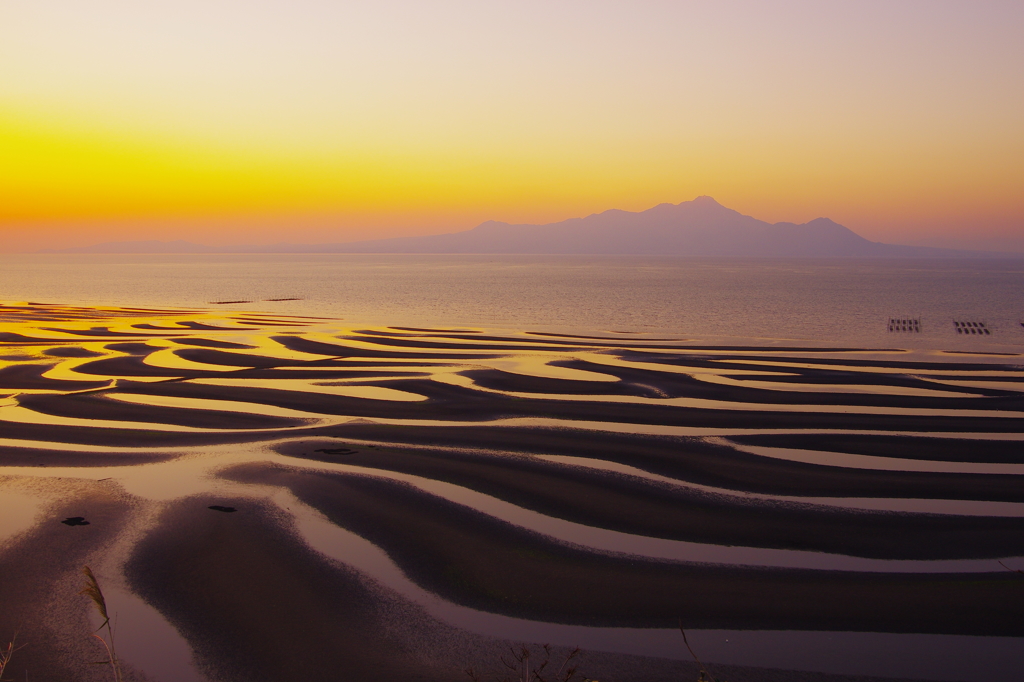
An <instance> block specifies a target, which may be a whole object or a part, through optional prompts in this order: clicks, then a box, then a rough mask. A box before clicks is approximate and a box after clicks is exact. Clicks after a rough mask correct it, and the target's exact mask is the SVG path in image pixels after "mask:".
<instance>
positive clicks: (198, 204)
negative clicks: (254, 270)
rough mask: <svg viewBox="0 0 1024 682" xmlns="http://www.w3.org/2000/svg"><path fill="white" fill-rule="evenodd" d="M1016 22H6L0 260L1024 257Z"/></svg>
mask: <svg viewBox="0 0 1024 682" xmlns="http://www.w3.org/2000/svg"><path fill="white" fill-rule="evenodd" d="M1022 36H1024V2H1021V1H1020V0H1011V1H1007V2H981V1H975V2H943V1H937V0H931V1H927V2H926V1H922V2H899V1H894V0H889V1H887V2H865V1H863V0H862V1H859V2H718V1H716V2H684V1H682V0H678V1H675V2H643V1H635V2H602V1H596V0H591V1H586V2H584V1H572V2H569V1H565V2H558V1H555V0H546V1H544V2H529V1H526V0H517V1H516V2H507V3H500V2H479V1H477V2H411V1H410V2H398V1H378V2H372V3H370V2H340V1H329V0H262V1H260V0H246V1H244V2H243V1H242V0H177V1H176V2H173V3H171V2H167V3H157V2H149V1H142V0H89V1H88V2H83V1H82V0H4V2H2V3H0V237H2V238H0V250H3V251H21V250H35V249H41V248H62V247H70V246H79V245H86V244H92V243H96V242H101V241H109V240H123V239H164V240H168V239H187V240H191V241H196V242H201V243H206V244H245V243H272V242H279V241H289V242H331V241H333V242H338V241H348V240H353V239H368V238H377V237H389V236H399V235H411V234H426V233H436V232H450V231H456V230H463V229H468V228H470V227H473V226H475V225H476V224H478V223H480V222H482V221H484V220H488V219H495V220H502V221H507V222H532V223H538V222H551V221H555V220H562V219H565V218H570V217H577V216H582V215H587V214H590V213H594V212H598V211H602V210H605V209H609V208H622V209H627V210H642V209H645V208H649V207H651V206H653V205H655V204H658V203H662V202H672V203H678V202H680V201H686V200H690V199H693V198H694V197H696V196H698V195H711V196H713V197H715V198H716V199H717V200H718V201H719V202H720V203H722V204H724V205H726V206H729V207H730V208H735V209H737V210H739V211H741V212H743V213H746V214H749V215H753V216H755V217H757V218H761V219H763V220H769V221H773V222H774V221H781V220H786V221H793V222H805V221H807V220H810V219H813V218H816V217H818V216H828V217H830V218H832V219H833V220H836V221H837V222H840V223H842V224H844V225H846V226H847V227H850V228H851V229H853V230H854V231H856V232H858V233H859V234H861V235H863V236H865V237H867V238H869V239H873V240H878V241H887V242H891V243H911V244H931V245H936V246H957V247H966V248H988V249H1007V250H1014V251H1024V39H1022Z"/></svg>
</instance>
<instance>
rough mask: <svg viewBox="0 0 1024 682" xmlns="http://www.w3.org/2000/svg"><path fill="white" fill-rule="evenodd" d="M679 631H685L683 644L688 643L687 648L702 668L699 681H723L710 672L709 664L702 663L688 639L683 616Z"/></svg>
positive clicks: (680, 620)
mask: <svg viewBox="0 0 1024 682" xmlns="http://www.w3.org/2000/svg"><path fill="white" fill-rule="evenodd" d="M679 632H681V633H683V644H685V645H686V648H687V650H688V651H689V652H690V655H691V656H693V660H695V661H697V666H698V667H699V668H700V677H698V678H697V682H723V681H722V680H719V679H718V678H717V677H715V676H714V675H712V674H711V673H710V672H708V669H707V666H705V665H704V664H703V663H701V662H700V659H699V658H697V654H696V652H694V650H693V647H692V646H690V642H689V640H687V639H686V630H684V629H683V619H682V618H680V619H679Z"/></svg>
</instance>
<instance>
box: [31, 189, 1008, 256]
mask: <svg viewBox="0 0 1024 682" xmlns="http://www.w3.org/2000/svg"><path fill="white" fill-rule="evenodd" d="M48 252H49V253H416V254H428V253H435V254H442V253H453V254H454V253H464V254H468V253H478V254H513V253H516V254H623V255H626V254H636V255H661V256H718V257H762V258H951V257H958V256H960V257H994V256H1004V257H1005V256H1006V255H1007V254H1000V253H993V252H986V251H959V250H954V249H939V248H932V247H926V246H899V245H895V244H883V243H881V242H872V241H868V240H867V239H864V238H863V237H861V236H860V235H858V234H856V233H855V232H853V231H852V230H850V229H848V228H846V227H843V226H842V225H840V224H838V223H835V222H833V221H831V220H829V219H828V218H816V219H815V220H812V221H810V222H808V223H803V224H801V225H797V224H794V223H774V224H772V223H766V222H764V221H763V220H757V219H756V218H751V217H750V216H746V215H743V214H742V213H739V212H738V211H734V210H732V209H731V208H726V207H725V206H722V205H721V204H719V203H718V202H717V201H715V200H714V199H712V198H711V197H706V196H705V197H697V198H696V199H694V200H693V201H684V202H682V203H680V204H659V205H657V206H655V207H654V208H650V209H647V210H646V211H640V212H630V211H619V210H614V209H613V210H610V211H604V212H603V213H595V214H593V215H589V216H587V217H586V218H572V219H570V220H563V221H561V222H558V223H549V224H547V225H510V224H509V223H501V222H496V221H493V220H489V221H487V222H485V223H481V224H480V225H478V226H476V227H475V228H473V229H471V230H466V231H464V232H452V233H448V234H435V235H427V236H422V237H396V238H392V239H374V240H369V241H357V242H344V243H336V244H288V243H281V244H273V245H264V246H223V247H211V246H203V245H201V244H193V243H190V242H185V241H180V240H179V241H173V242H160V241H134V242H107V243H104V244H97V245H95V246H88V247H82V248H75V249H64V250H60V251H53V250H50V251H48Z"/></svg>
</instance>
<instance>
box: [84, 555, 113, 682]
mask: <svg viewBox="0 0 1024 682" xmlns="http://www.w3.org/2000/svg"><path fill="white" fill-rule="evenodd" d="M82 574H83V575H84V576H85V587H83V588H82V591H81V592H79V594H81V595H84V596H86V597H89V599H91V600H92V603H93V604H95V605H96V610H97V611H99V613H100V616H102V617H103V622H102V623H101V624H100V626H99V627H98V628H96V631H95V632H93V635H92V636H93V637H95V638H96V639H98V640H99V641H100V643H101V644H102V645H103V648H104V649H106V651H107V660H105V661H96V662H95V665H109V666H110V669H111V671H112V672H113V674H114V682H122V680H123V679H124V678H123V676H122V674H121V663H120V661H119V660H118V658H117V653H116V652H115V650H114V628H113V627H112V626H111V624H110V615H109V614H108V613H107V600H106V599H104V598H103V590H101V589H100V584H99V583H98V582H96V576H95V575H93V572H92V569H91V568H89V567H88V566H85V567H83V568H82ZM104 627H105V628H107V636H106V638H104V637H103V636H101V635H99V634H97V633H98V632H99V631H100V630H102V629H103V628H104Z"/></svg>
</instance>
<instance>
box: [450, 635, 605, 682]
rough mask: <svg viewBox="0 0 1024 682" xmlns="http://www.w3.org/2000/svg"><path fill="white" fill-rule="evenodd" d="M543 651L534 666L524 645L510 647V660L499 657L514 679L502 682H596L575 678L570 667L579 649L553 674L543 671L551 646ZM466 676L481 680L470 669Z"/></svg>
mask: <svg viewBox="0 0 1024 682" xmlns="http://www.w3.org/2000/svg"><path fill="white" fill-rule="evenodd" d="M542 649H543V651H544V658H543V660H541V661H540V663H538V664H537V665H535V666H531V665H530V649H529V648H528V647H526V646H525V645H520V646H519V647H518V648H515V647H512V648H510V649H509V653H510V654H511V658H505V657H504V656H502V657H501V664H502V665H503V666H504V667H505V668H507V669H508V670H510V671H511V672H512V674H513V675H515V677H514V678H510V677H508V676H507V675H506V676H505V677H504V678H502V682H571V681H572V680H579V681H580V682H597V680H591V679H590V678H588V677H586V676H585V675H579V676H578V677H577V672H578V666H576V665H570V664H571V663H572V662H573V661H574V660H575V659H576V657H577V656H579V655H580V648H579V647H576V648H575V649H573V650H572V651H570V652H569V654H568V655H567V656H566V657H565V660H564V661H562V665H560V666H559V667H558V670H556V671H555V672H554V673H546V672H545V671H546V670H547V669H548V667H549V666H550V665H551V645H550V644H545V645H544V646H543V647H542ZM466 675H468V676H469V679H470V680H473V682H481V680H482V678H481V677H480V676H479V675H477V674H476V671H474V670H473V669H472V668H469V669H468V670H466Z"/></svg>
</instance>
